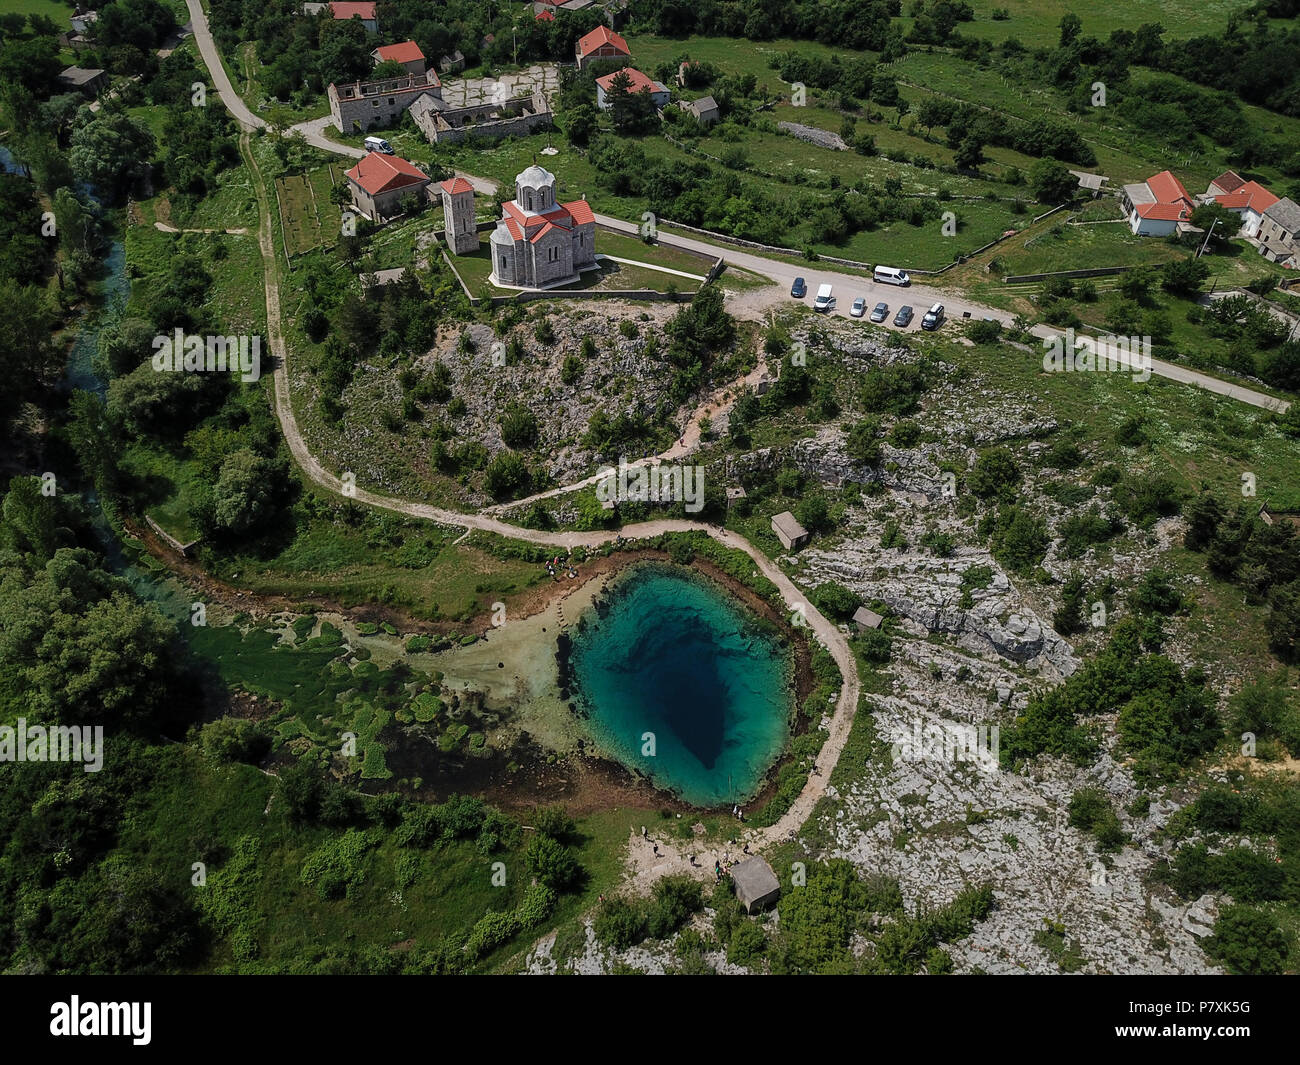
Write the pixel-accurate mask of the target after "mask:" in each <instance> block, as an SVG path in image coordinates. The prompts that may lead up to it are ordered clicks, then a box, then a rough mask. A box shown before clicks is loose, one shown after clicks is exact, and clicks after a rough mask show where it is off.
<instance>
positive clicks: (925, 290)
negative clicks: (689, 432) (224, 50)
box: [185, 0, 1290, 411]
mask: <svg viewBox="0 0 1300 1065" xmlns="http://www.w3.org/2000/svg"><path fill="white" fill-rule="evenodd" d="M185 3H186V6H187V7H188V8H189V12H190V20H191V22H192V23H193V25H194V39H195V40H196V41H197V42H198V45H199V53H200V55H202V56H203V62H204V63H205V64H206V65H207V68H208V73H209V74H210V75H211V77H212V81H213V84H214V85H216V87H217V93H218V95H219V96H220V97H221V100H222V102H223V103H224V104H225V105H226V107H227V108H228V109H229V110H230V112H231V114H233V115H234V116H235V118H237V119H238V120H239V121H240V122H241V123H243V124H244V125H245V126H246V127H248V128H250V129H251V128H259V127H265V126H266V122H265V121H264V120H263V119H261V118H259V117H258V116H257V115H255V114H253V113H252V111H250V110H249V109H248V106H247V105H246V104H245V103H244V101H243V100H242V99H241V98H240V96H239V94H238V93H237V92H235V90H234V87H233V86H232V85H231V84H230V79H229V78H228V77H227V76H226V70H225V67H223V66H222V64H221V59H220V57H219V55H218V54H217V47H216V44H215V42H214V41H213V39H212V33H211V31H210V30H209V28H208V20H207V16H206V15H205V14H204V13H203V7H202V5H201V3H200V0H185ZM328 123H329V119H328V118H320V119H312V120H311V121H309V122H301V123H299V124H298V125H297V126H294V127H293V129H295V130H299V131H301V132H302V134H303V136H304V137H306V139H307V141H308V143H310V144H312V145H314V146H316V147H318V148H320V149H322V150H323V151H327V152H334V153H336V154H339V155H346V156H350V157H351V158H354V159H356V158H360V157H361V156H363V155H365V154H366V153H365V152H364V151H363V150H362V149H360V148H353V147H350V146H349V145H346V144H339V143H338V142H337V141H333V140H330V139H329V137H327V136H326V135H325V127H326V125H328ZM457 173H459V174H460V175H461V176H462V177H464V178H466V179H467V180H468V181H469V182H470V183H471V184H472V185H473V186H474V188H475V191H477V192H480V193H482V194H484V195H494V194H495V192H496V190H497V182H495V181H493V180H492V179H490V178H484V177H478V176H476V175H474V174H466V173H462V172H461V171H457ZM596 221H597V222H599V223H600V224H601V225H603V226H608V227H609V228H611V229H616V230H620V231H622V232H624V233H631V234H634V235H635V234H638V233H639V232H640V229H639V227H638V226H637V225H636V223H634V222H625V221H623V219H621V218H613V217H611V216H610V215H602V214H598V215H596ZM661 239H663V240H664V241H665V243H672V244H676V245H678V246H680V247H683V248H689V249H692V250H694V251H697V252H701V253H702V254H704V255H708V256H710V257H712V258H718V257H721V258H722V260H723V261H724V262H726V263H729V264H730V265H732V266H738V267H740V268H741V269H744V270H749V271H751V272H753V273H757V274H762V275H764V276H766V277H770V278H772V280H773V281H775V282H776V285H775V286H773V287H772V289H771V292H770V296H768V297H767V298H768V299H769V300H770V303H771V305H773V306H779V305H780V304H782V303H783V302H785V301H786V300H789V299H790V296H789V292H790V286H791V285H792V284H793V282H794V279H795V278H796V277H802V278H803V279H804V281H805V283H806V284H807V286H808V295H807V296H805V297H804V299H803V302H804V303H808V304H811V302H812V299H813V296H814V295H815V294H816V292H817V289H818V287H819V286H821V285H830V286H831V287H832V289H833V291H834V293H835V296H836V306H835V310H834V311H832V312H831V313H833V314H836V315H839V316H840V317H848V316H849V309H850V308H851V307H852V306H853V301H854V299H856V298H857V297H858V296H864V297H866V300H867V306H868V308H871V307H874V306H875V305H876V304H877V303H886V304H888V305H889V322H890V323H891V324H890V325H889V328H890V329H895V327H894V326H893V325H892V322H893V316H894V313H895V312H896V311H897V310H898V308H899V307H900V306H902V305H903V304H908V305H909V306H911V307H912V309H913V310H914V311H915V312H916V313H915V316H914V317H913V319H912V322H911V324H910V325H909V326H908V327H907V329H906V330H896V331H898V332H916V331H917V330H918V329H920V327H921V316H922V315H923V314H924V312H925V310H926V309H927V308H928V307H930V306H931V305H932V304H935V303H942V304H943V305H944V309H945V311H946V312H947V317H948V318H949V320H951V321H960V320H962V318H963V316H969V317H970V318H976V319H978V318H994V319H996V320H997V321H999V322H1001V323H1002V324H1003V325H1010V324H1011V321H1012V319H1013V317H1014V316H1013V315H1011V314H1010V313H1009V312H1007V311H1003V310H999V309H998V308H996V307H986V306H984V305H983V304H980V303H976V302H975V301H973V300H969V299H966V298H965V297H964V296H961V295H958V294H954V293H952V292H945V291H943V290H941V289H937V288H931V287H929V286H927V285H909V286H908V287H907V288H899V287H898V286H896V285H882V284H879V283H877V282H875V281H872V280H870V279H869V278H865V277H859V276H857V275H856V274H841V273H837V272H835V271H833V270H821V269H817V268H816V265H815V264H813V263H808V264H793V263H787V262H783V261H781V260H779V259H768V258H765V257H763V256H761V255H755V254H754V253H753V252H748V251H745V250H744V249H742V248H737V247H732V246H730V245H725V244H710V243H709V242H708V241H704V240H700V239H698V238H697V237H688V236H685V235H682V234H678V233H672V234H661ZM764 292H767V290H764ZM1033 332H1034V335H1035V336H1038V337H1042V338H1051V337H1053V336H1057V335H1059V334H1060V330H1057V329H1053V328H1052V327H1051V326H1037V327H1035V328H1034V330H1033ZM1151 372H1152V373H1153V374H1155V375H1156V376H1158V377H1164V378H1166V379H1168V380H1170V381H1177V382H1179V383H1181V384H1187V385H1194V386H1196V387H1198V388H1203V389H1205V390H1206V391H1207V392H1214V393H1216V394H1217V395H1221V396H1228V397H1230V398H1232V399H1236V400H1239V401H1241V402H1242V403H1248V404H1250V405H1252V406H1255V407H1261V408H1264V409H1265V410H1276V411H1284V410H1286V409H1287V408H1288V407H1289V406H1290V404H1289V403H1287V402H1286V401H1285V400H1280V399H1275V398H1274V397H1273V396H1269V395H1265V394H1264V393H1263V392H1256V391H1255V390H1254V389H1251V388H1246V387H1244V386H1242V385H1236V384H1230V383H1228V382H1226V381H1220V380H1219V379H1218V378H1216V377H1211V376H1210V375H1208V374H1203V373H1199V372H1198V371H1196V370H1189V369H1187V368H1186V367H1183V366H1178V365H1176V364H1174V363H1168V362H1161V361H1159V360H1152V363H1151Z"/></svg>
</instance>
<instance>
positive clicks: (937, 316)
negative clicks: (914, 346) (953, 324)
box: [921, 303, 943, 332]
mask: <svg viewBox="0 0 1300 1065" xmlns="http://www.w3.org/2000/svg"><path fill="white" fill-rule="evenodd" d="M941 325H943V304H942V303H936V304H935V305H934V306H933V307H931V308H930V309H929V310H928V311H926V312H925V316H924V317H923V318H922V319H921V328H922V329H925V330H927V331H928V332H933V331H934V330H936V329H938V328H939V326H941Z"/></svg>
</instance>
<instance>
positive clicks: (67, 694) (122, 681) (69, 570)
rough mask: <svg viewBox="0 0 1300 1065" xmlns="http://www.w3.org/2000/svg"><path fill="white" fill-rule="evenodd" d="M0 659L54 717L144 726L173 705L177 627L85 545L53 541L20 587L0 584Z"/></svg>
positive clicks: (36, 708) (33, 702)
mask: <svg viewBox="0 0 1300 1065" xmlns="http://www.w3.org/2000/svg"><path fill="white" fill-rule="evenodd" d="M0 618H3V619H4V620H3V621H0V667H3V668H7V669H10V670H13V671H14V673H15V674H16V675H20V676H22V677H23V678H24V680H25V682H26V684H27V686H28V688H29V692H30V695H29V703H28V705H29V708H30V710H31V711H32V713H33V716H36V715H41V714H43V715H48V716H49V717H51V718H53V719H54V720H56V721H63V722H72V723H84V722H91V723H101V724H109V725H111V726H120V727H125V728H136V727H145V726H152V725H154V724H156V723H157V722H158V721H159V720H161V719H162V717H163V716H164V714H166V713H168V712H170V711H172V710H174V708H175V700H176V697H177V693H178V674H177V672H176V655H175V652H174V647H173V644H174V641H175V638H176V629H175V626H174V625H173V624H172V622H170V621H168V620H167V619H166V618H165V617H163V615H162V614H161V613H159V612H158V609H157V608H156V607H155V606H153V605H152V604H148V605H146V604H143V603H140V602H138V601H137V600H136V599H135V597H134V596H133V595H132V594H131V591H130V588H129V587H128V586H127V585H126V583H125V582H123V581H121V580H119V579H118V578H116V577H114V576H112V575H111V574H108V573H106V572H104V571H103V570H102V569H100V568H99V567H98V565H97V563H96V560H95V559H94V557H93V556H92V555H91V554H90V552H88V551H86V550H84V549H81V548H66V547H63V548H59V549H58V550H56V551H55V553H54V555H53V557H51V558H50V559H49V561H48V562H46V563H45V565H44V567H43V568H41V569H40V570H38V571H37V572H35V573H34V574H32V576H31V577H30V583H28V584H27V585H26V586H25V587H24V586H21V585H13V584H10V585H8V586H5V585H0Z"/></svg>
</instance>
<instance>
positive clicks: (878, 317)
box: [871, 303, 889, 322]
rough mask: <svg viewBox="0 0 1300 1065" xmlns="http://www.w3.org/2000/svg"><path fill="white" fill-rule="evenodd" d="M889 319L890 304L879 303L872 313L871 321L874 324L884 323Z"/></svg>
mask: <svg viewBox="0 0 1300 1065" xmlns="http://www.w3.org/2000/svg"><path fill="white" fill-rule="evenodd" d="M888 317H889V304H888V303H877V304H876V308H875V310H873V311H872V312H871V320H872V321H873V322H883V321H884V320H885V319H886V318H888Z"/></svg>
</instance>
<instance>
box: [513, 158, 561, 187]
mask: <svg viewBox="0 0 1300 1065" xmlns="http://www.w3.org/2000/svg"><path fill="white" fill-rule="evenodd" d="M515 184H516V185H521V186H527V187H528V188H530V189H540V188H542V187H543V186H544V185H554V184H555V175H554V174H552V173H551V172H550V171H549V170H546V169H543V168H542V167H540V166H538V165H537V164H536V163H534V164H533V165H532V166H530V167H529V168H528V169H527V170H525V171H524V172H523V173H522V174H520V175H519V176H518V177H517V178H515Z"/></svg>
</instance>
